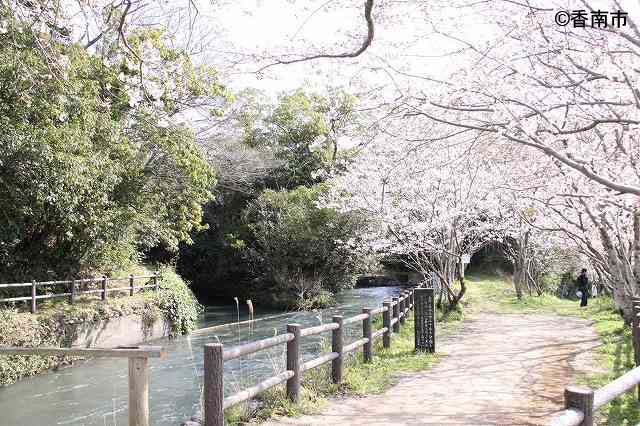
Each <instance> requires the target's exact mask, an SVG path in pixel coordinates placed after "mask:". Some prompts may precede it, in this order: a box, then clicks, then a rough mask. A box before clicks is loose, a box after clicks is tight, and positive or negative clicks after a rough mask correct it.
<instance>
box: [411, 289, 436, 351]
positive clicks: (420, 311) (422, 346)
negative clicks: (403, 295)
mask: <svg viewBox="0 0 640 426" xmlns="http://www.w3.org/2000/svg"><path fill="white" fill-rule="evenodd" d="M413 297H414V302H413V303H414V304H415V335H416V351H428V352H435V350H436V315H435V314H436V311H435V304H434V294H433V289H432V288H416V289H415V290H414V293H413Z"/></svg>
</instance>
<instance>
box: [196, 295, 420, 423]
mask: <svg viewBox="0 0 640 426" xmlns="http://www.w3.org/2000/svg"><path fill="white" fill-rule="evenodd" d="M412 309H413V290H408V291H403V292H402V293H401V295H400V297H394V298H393V300H392V301H385V302H384V303H383V306H382V307H380V308H375V309H371V308H364V309H363V310H362V313H361V314H358V315H355V316H353V317H350V318H344V319H343V318H342V316H334V317H333V318H332V322H330V323H328V324H323V325H319V326H314V327H307V328H302V327H301V326H300V325H299V324H287V331H286V333H285V334H282V335H279V336H275V337H270V338H267V339H263V340H259V341H256V342H251V343H247V344H244V345H239V346H234V347H231V348H226V347H224V345H223V344H222V343H210V344H207V345H205V347H204V407H203V408H204V422H205V423H204V424H205V426H222V425H224V410H225V409H227V408H229V407H232V406H234V405H236V404H239V403H241V402H244V401H247V400H249V399H251V398H253V397H255V396H257V395H259V394H260V393H262V392H264V391H266V390H267V389H269V388H271V387H273V386H276V385H278V384H280V383H285V382H286V387H287V397H288V398H289V399H291V400H292V401H297V400H298V398H299V395H300V383H301V380H302V374H303V373H304V372H305V371H308V370H311V369H313V368H316V367H319V366H321V365H324V364H326V363H328V362H331V379H332V381H333V383H341V382H342V377H343V369H344V365H343V364H344V359H345V356H346V355H348V354H349V353H351V352H354V351H356V350H357V349H359V348H362V355H363V359H364V362H371V361H372V359H373V343H374V341H375V339H376V338H378V337H380V336H382V344H383V347H385V348H389V347H391V344H392V337H391V336H392V333H397V332H399V331H400V326H401V325H403V324H404V323H405V320H406V318H407V316H408V314H409V312H410V311H411V310H412ZM379 314H382V328H380V329H379V330H375V331H374V330H373V319H374V317H375V316H376V315H379ZM357 322H362V338H360V339H357V340H356V341H354V342H352V343H350V344H348V345H345V344H344V335H345V333H344V330H345V325H348V324H352V323H357ZM328 331H331V333H332V335H331V352H328V353H325V354H321V355H320V356H318V357H316V358H314V359H312V360H309V361H306V362H304V363H303V362H302V360H301V356H300V342H301V339H302V338H303V337H306V336H312V335H316V334H320V333H324V332H328ZM282 344H286V345H287V350H286V370H285V371H283V372H281V373H278V374H276V375H275V376H273V377H270V378H268V379H266V380H263V381H261V382H260V383H258V384H256V385H254V386H252V387H250V388H248V389H245V390H243V391H240V392H237V393H235V394H233V395H230V396H227V397H225V396H224V392H223V388H224V362H225V361H228V360H231V359H235V358H238V357H240V356H243V355H248V354H251V353H255V352H258V351H261V350H264V349H267V348H271V347H274V346H277V345H282Z"/></svg>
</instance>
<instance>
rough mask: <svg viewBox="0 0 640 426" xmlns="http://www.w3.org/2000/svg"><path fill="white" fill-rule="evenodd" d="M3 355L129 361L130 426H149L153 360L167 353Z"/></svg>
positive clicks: (20, 351) (30, 351)
mask: <svg viewBox="0 0 640 426" xmlns="http://www.w3.org/2000/svg"><path fill="white" fill-rule="evenodd" d="M0 355H9V356H11V355H22V356H25V355H38V356H51V355H62V356H79V357H95V358H107V357H108V358H129V426H149V358H164V356H165V351H164V349H163V348H162V347H159V346H130V347H124V346H121V347H118V348H114V349H99V348H90V349H75V348H16V347H2V346H0ZM34 409H37V407H34ZM25 415H26V413H25Z"/></svg>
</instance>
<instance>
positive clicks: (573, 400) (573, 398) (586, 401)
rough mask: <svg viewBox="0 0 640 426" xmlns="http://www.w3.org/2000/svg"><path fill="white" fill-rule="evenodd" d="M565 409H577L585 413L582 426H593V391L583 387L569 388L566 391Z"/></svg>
mask: <svg viewBox="0 0 640 426" xmlns="http://www.w3.org/2000/svg"><path fill="white" fill-rule="evenodd" d="M564 405H565V408H575V409H577V410H580V411H582V412H583V413H584V420H583V421H582V423H580V426H593V390H591V389H589V388H585V387H582V386H567V387H566V388H565V390H564Z"/></svg>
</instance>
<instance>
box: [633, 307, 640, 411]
mask: <svg viewBox="0 0 640 426" xmlns="http://www.w3.org/2000/svg"><path fill="white" fill-rule="evenodd" d="M631 303H632V305H631V306H632V312H633V314H632V315H633V317H632V318H631V327H632V329H631V341H632V343H633V358H634V361H635V365H636V367H638V366H640V297H633V298H632V299H631ZM637 388H638V391H637V392H638V401H640V385H638V387H637Z"/></svg>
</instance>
